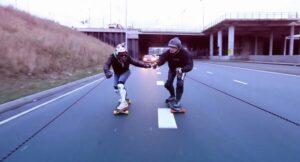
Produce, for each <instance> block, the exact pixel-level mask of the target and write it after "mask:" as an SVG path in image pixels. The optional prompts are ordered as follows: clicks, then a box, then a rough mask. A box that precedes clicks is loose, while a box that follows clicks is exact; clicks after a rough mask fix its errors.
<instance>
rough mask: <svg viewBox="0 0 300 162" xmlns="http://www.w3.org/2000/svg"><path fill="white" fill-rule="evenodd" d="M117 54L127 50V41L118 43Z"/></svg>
mask: <svg viewBox="0 0 300 162" xmlns="http://www.w3.org/2000/svg"><path fill="white" fill-rule="evenodd" d="M116 52H117V54H119V53H124V52H127V50H126V48H125V43H121V44H118V45H117V47H116Z"/></svg>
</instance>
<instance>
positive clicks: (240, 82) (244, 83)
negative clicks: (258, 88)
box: [233, 79, 248, 85]
mask: <svg viewBox="0 0 300 162" xmlns="http://www.w3.org/2000/svg"><path fill="white" fill-rule="evenodd" d="M233 81H234V82H236V83H239V84H243V85H248V83H246V82H243V81H240V80H236V79H234V80H233Z"/></svg>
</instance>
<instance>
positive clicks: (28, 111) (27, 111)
mask: <svg viewBox="0 0 300 162" xmlns="http://www.w3.org/2000/svg"><path fill="white" fill-rule="evenodd" d="M102 80H104V78H101V79H98V80H95V81H93V82H91V83H89V84H86V85H84V86H81V87H79V88H77V89H74V90H72V91H70V92H68V93H65V94H63V95H61V96H58V97H56V98H54V99H52V100H49V101H47V102H44V103H42V104H40V105H38V106H35V107H33V108H31V109H28V110H26V111H23V112H21V113H19V114H17V115H14V116H12V117H10V118H8V119H5V120H3V121H1V122H0V125H3V124H5V123H8V122H10V121H12V120H14V119H16V118H18V117H20V116H23V115H26V114H28V113H30V112H32V111H34V110H37V109H40V108H42V107H43V106H45V105H48V104H50V103H51V102H54V101H56V100H58V99H61V98H63V97H65V96H68V95H70V94H72V93H74V92H76V91H78V90H80V89H82V88H85V87H87V86H89V85H91V84H94V83H96V82H99V81H102Z"/></svg>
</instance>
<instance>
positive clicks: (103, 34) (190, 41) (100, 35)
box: [77, 28, 209, 58]
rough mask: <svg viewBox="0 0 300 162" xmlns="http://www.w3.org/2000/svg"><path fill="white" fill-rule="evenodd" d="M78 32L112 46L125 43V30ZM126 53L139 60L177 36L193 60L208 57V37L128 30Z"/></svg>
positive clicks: (98, 29) (194, 33)
mask: <svg viewBox="0 0 300 162" xmlns="http://www.w3.org/2000/svg"><path fill="white" fill-rule="evenodd" d="M77 30H78V31H81V32H84V33H86V34H87V35H90V36H93V37H95V38H97V39H99V40H101V41H103V42H106V43H108V44H110V45H112V46H116V45H117V44H119V43H121V42H125V30H123V29H106V28H81V29H77ZM127 36H128V51H129V52H130V53H131V55H132V56H134V57H136V58H141V56H143V55H145V54H147V53H148V48H149V47H165V46H167V44H168V41H169V40H170V39H171V38H173V37H175V36H177V37H180V39H181V40H182V43H183V46H184V47H186V48H188V49H189V50H190V51H191V53H192V54H193V56H194V57H195V58H197V57H201V56H206V57H208V46H209V37H208V36H206V35H204V34H202V33H199V32H198V33H197V32H174V31H173V32H170V31H144V30H142V29H129V30H128V31H127Z"/></svg>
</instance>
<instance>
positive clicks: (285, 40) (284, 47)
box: [283, 37, 287, 56]
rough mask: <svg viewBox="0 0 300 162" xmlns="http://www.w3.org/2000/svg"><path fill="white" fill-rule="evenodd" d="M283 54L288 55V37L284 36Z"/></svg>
mask: <svg viewBox="0 0 300 162" xmlns="http://www.w3.org/2000/svg"><path fill="white" fill-rule="evenodd" d="M283 44H284V45H283V55H284V56H285V55H286V44H287V39H286V37H284V42H283Z"/></svg>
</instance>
